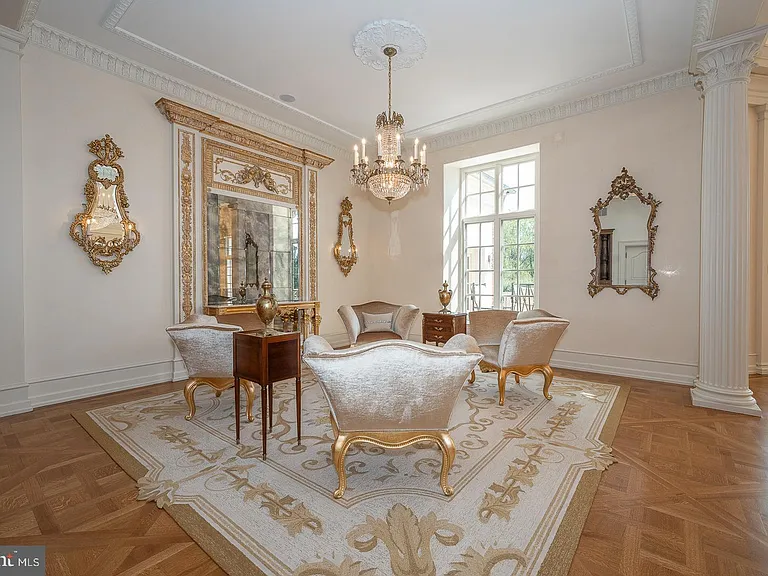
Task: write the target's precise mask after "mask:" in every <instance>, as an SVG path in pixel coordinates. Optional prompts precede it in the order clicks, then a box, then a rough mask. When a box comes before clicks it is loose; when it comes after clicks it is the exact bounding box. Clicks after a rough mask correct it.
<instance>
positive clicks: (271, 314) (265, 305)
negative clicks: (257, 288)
mask: <svg viewBox="0 0 768 576" xmlns="http://www.w3.org/2000/svg"><path fill="white" fill-rule="evenodd" d="M261 291H262V294H261V297H260V298H259V299H258V300H257V301H256V314H258V315H259V318H260V319H261V321H262V322H264V326H266V327H267V328H274V323H275V316H277V300H275V297H274V295H273V294H272V283H271V282H270V281H269V280H267V279H266V278H264V283H263V284H262V285H261Z"/></svg>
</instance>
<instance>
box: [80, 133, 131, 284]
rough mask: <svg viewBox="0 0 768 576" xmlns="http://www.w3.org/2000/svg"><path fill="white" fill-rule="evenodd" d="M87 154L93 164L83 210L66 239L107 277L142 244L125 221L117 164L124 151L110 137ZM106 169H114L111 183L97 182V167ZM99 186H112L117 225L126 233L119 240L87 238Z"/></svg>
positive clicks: (96, 142)
mask: <svg viewBox="0 0 768 576" xmlns="http://www.w3.org/2000/svg"><path fill="white" fill-rule="evenodd" d="M88 150H89V151H90V152H91V154H93V155H94V156H96V160H94V161H92V162H91V163H90V164H88V180H87V181H86V183H85V187H84V190H83V191H84V193H85V203H84V206H85V210H84V211H83V212H79V213H78V214H77V215H76V216H75V218H74V220H73V221H72V224H71V225H70V227H69V236H70V237H71V238H72V239H73V240H74V241H75V242H77V244H78V245H79V246H80V247H81V248H82V249H83V251H84V252H85V253H86V254H87V255H88V258H90V259H91V262H93V264H95V265H96V266H99V267H100V268H101V270H102V271H103V272H104V274H109V273H110V272H111V271H112V270H113V269H114V268H117V267H118V266H119V265H120V263H121V262H122V261H123V257H124V256H125V255H126V254H128V253H129V252H130V251H131V250H133V249H134V248H135V247H136V246H137V245H138V244H139V242H140V240H141V234H139V231H138V230H137V229H136V224H135V223H134V222H132V221H131V219H130V218H128V207H129V203H128V195H127V194H126V193H125V189H124V188H123V182H124V181H125V173H124V172H123V167H122V166H120V164H118V163H117V161H118V160H119V159H120V158H123V157H124V156H123V151H122V150H121V149H120V147H119V146H117V145H116V144H115V142H114V141H113V140H112V137H111V136H110V135H109V134H105V135H104V138H101V139H99V140H93V141H92V142H91V143H90V144H88ZM97 165H101V166H109V167H112V168H114V169H115V171H116V172H117V176H116V177H115V179H114V180H110V179H108V178H100V177H99V174H98V172H97V171H96V166H97ZM98 183H100V184H101V185H102V186H104V187H105V188H107V189H109V188H111V187H112V186H115V199H116V201H117V202H116V204H117V210H118V216H119V217H120V222H121V224H122V225H123V227H124V228H125V233H124V236H123V238H122V239H120V240H107V239H106V238H105V237H104V236H96V237H90V238H89V237H88V234H87V227H88V219H89V218H90V217H91V214H92V213H93V210H94V208H96V202H97V194H96V190H97V187H96V185H97V184H98Z"/></svg>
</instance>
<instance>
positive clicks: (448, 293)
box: [437, 280, 453, 313]
mask: <svg viewBox="0 0 768 576" xmlns="http://www.w3.org/2000/svg"><path fill="white" fill-rule="evenodd" d="M437 296H438V298H440V304H442V305H443V309H442V310H440V312H445V313H447V312H450V310H448V304H450V303H451V298H452V297H453V290H448V280H445V281H444V282H443V289H442V290H438V291H437Z"/></svg>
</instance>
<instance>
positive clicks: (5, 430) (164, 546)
mask: <svg viewBox="0 0 768 576" xmlns="http://www.w3.org/2000/svg"><path fill="white" fill-rule="evenodd" d="M560 373H565V372H564V371H560ZM569 375H573V376H576V377H580V378H584V377H587V378H589V379H592V380H596V381H609V382H612V383H617V384H622V385H626V386H631V393H630V395H629V400H628V401H627V406H626V409H625V411H624V415H623V417H622V420H621V424H620V426H619V430H618V432H617V434H616V439H615V440H614V443H613V446H614V454H615V455H616V457H617V458H618V460H619V462H618V463H617V464H614V465H613V466H611V467H610V468H609V469H608V470H607V471H606V472H605V473H604V474H603V477H602V480H601V482H600V488H599V490H598V493H597V495H596V497H595V501H594V503H593V505H592V509H591V511H590V514H589V517H588V519H587V523H586V525H585V527H584V532H583V534H582V537H581V541H580V543H579V548H578V550H577V552H576V556H575V558H574V561H573V564H572V566H571V574H572V575H573V576H613V575H619V574H622V575H626V574H642V575H646V574H647V575H654V576H667V575H695V574H708V575H713V576H716V575H723V576H725V575H727V576H736V575H738V576H741V575H744V576H759V575H765V576H768V418H764V419H762V420H760V419H758V418H750V417H748V416H738V415H733V414H726V413H720V412H715V411H711V410H704V409H699V408H693V407H691V406H690V399H689V398H690V396H689V391H688V388H685V387H682V386H668V385H663V384H658V383H649V382H643V381H639V380H632V379H627V378H617V377H612V376H600V375H597V374H590V375H586V376H585V375H584V374H583V373H573V374H569ZM752 383H753V389H754V390H755V393H756V396H757V398H758V402H760V403H761V404H762V406H763V407H764V408H765V407H768V378H756V379H753V380H752ZM180 387H181V384H180V383H177V384H161V385H157V386H151V387H148V388H144V389H139V390H134V391H129V392H121V393H117V394H112V395H109V396H102V397H99V398H95V399H89V400H82V401H76V402H72V403H69V404H61V405H57V406H51V407H46V408H40V409H37V410H35V411H34V412H32V413H30V414H21V415H18V416H11V417H8V418H3V419H0V545H6V544H15V545H31V544H45V545H46V546H47V562H48V574H49V575H67V576H112V575H121V576H128V575H130V576H136V575H140V574H141V575H146V576H167V575H176V574H185V575H190V576H205V575H213V574H223V572H222V570H221V569H220V568H218V567H217V566H216V564H214V563H213V561H212V560H210V559H209V558H208V556H206V554H205V553H204V552H203V551H202V550H201V549H200V548H199V547H198V546H197V545H196V544H195V543H194V542H193V541H192V540H191V539H190V538H189V536H187V535H186V534H185V533H184V532H183V531H182V530H181V529H180V528H179V527H178V526H177V525H176V523H175V522H174V521H173V520H172V519H171V518H170V516H168V514H166V513H165V512H164V511H162V510H159V509H158V508H157V507H156V506H155V505H154V504H151V503H144V502H137V501H136V488H135V485H134V482H133V481H132V480H131V479H130V478H129V477H128V475H127V474H125V473H124V472H123V471H122V470H121V469H120V468H119V467H118V466H117V465H116V464H115V463H114V462H113V461H112V460H111V459H110V458H109V456H107V454H106V453H105V452H104V451H103V450H102V449H101V448H100V447H99V446H98V444H96V442H95V441H93V440H92V439H91V438H90V437H89V436H88V434H86V432H85V431H84V430H83V429H82V428H80V426H79V425H78V424H77V422H75V420H74V419H73V418H72V417H71V416H70V414H71V412H73V411H80V410H89V409H92V408H96V407H99V406H108V405H110V404H115V403H118V402H122V401H127V400H132V399H135V398H140V397H144V396H151V395H155V394H160V393H163V392H166V391H169V390H175V389H179V388H180Z"/></svg>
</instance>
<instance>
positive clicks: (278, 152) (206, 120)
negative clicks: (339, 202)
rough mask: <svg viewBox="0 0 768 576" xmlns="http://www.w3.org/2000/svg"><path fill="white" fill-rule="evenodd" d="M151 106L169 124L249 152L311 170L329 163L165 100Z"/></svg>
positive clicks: (327, 160) (324, 157) (305, 152)
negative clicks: (259, 153)
mask: <svg viewBox="0 0 768 576" xmlns="http://www.w3.org/2000/svg"><path fill="white" fill-rule="evenodd" d="M155 106H157V109H158V110H160V112H162V114H163V115H164V116H165V117H166V118H167V119H168V121H169V122H172V123H174V124H180V125H182V126H187V127H188V128H193V129H195V130H197V131H199V132H202V133H204V134H209V135H211V136H215V137H217V138H221V139H222V140H228V141H229V142H233V143H235V144H239V145H240V146H244V147H246V148H250V149H252V150H257V151H259V152H264V153H265V154H271V155H272V156H279V157H280V158H285V159H287V160H290V161H292V162H296V163H298V164H306V165H307V166H312V167H313V168H320V169H322V168H325V167H326V166H328V165H329V164H330V163H331V162H333V158H329V157H328V156H323V155H322V154H318V153H316V152H312V151H311V150H307V149H305V148H297V147H296V146H292V145H291V144H286V143H285V142H280V141H279V140H275V139H274V138H269V137H268V136H264V135H262V134H258V133H256V132H253V131H251V130H248V129H246V128H243V127H241V126H236V125H235V124H232V123H230V122H227V121H226V120H222V119H221V118H219V117H217V116H213V115H212V114H208V113H207V112H202V111H200V110H197V109H195V108H191V107H190V106H186V105H184V104H180V103H179V102H174V101H173V100H168V99H167V98H161V99H160V100H158V101H157V102H155Z"/></svg>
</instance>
